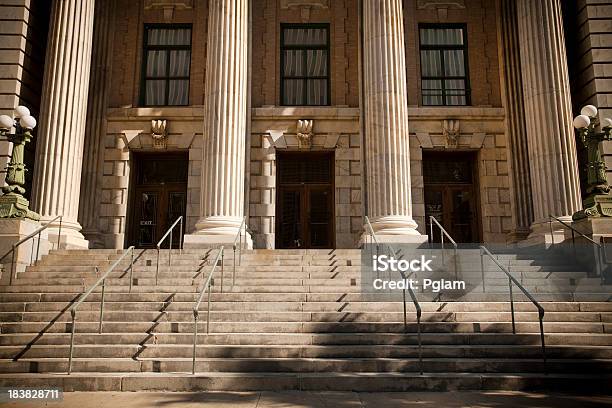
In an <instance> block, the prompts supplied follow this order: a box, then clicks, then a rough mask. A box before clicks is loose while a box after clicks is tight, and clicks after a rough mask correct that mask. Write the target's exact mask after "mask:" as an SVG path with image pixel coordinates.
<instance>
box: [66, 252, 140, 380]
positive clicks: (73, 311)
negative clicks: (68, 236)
mask: <svg viewBox="0 0 612 408" xmlns="http://www.w3.org/2000/svg"><path fill="white" fill-rule="evenodd" d="M127 254H131V255H132V259H131V261H130V292H131V291H132V282H133V281H134V279H133V276H134V246H131V247H129V248H128V249H126V250H125V252H124V253H123V254H122V255H121V256H120V257H119V259H117V260H116V261H115V262H114V263H113V264H112V265H111V266H110V267H109V268H108V269H107V270H106V272H104V274H103V275H102V276H100V278H99V279H98V280H97V281H96V283H94V284H93V285H91V287H90V288H89V289H88V290H87V292H85V293H83V294H82V295H81V296H80V297H79V300H77V301H76V303H74V304H73V305H72V306H71V307H70V309H68V311H69V312H70V316H71V317H72V327H71V328H70V355H69V356H68V374H70V373H71V372H72V353H73V349H74V332H75V330H76V311H77V308H78V307H79V306H80V305H81V303H83V302H84V301H85V299H87V297H88V296H89V295H91V293H92V292H93V291H94V289H95V288H97V287H98V286H99V285H100V284H102V296H101V298H100V322H99V325H98V334H101V333H102V319H103V315H104V292H105V289H106V278H107V277H108V275H110V273H111V272H113V271H114V270H115V268H116V267H117V265H119V263H120V262H121V261H123V258H125V257H126V255H127Z"/></svg>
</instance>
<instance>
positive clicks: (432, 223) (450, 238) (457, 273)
mask: <svg viewBox="0 0 612 408" xmlns="http://www.w3.org/2000/svg"><path fill="white" fill-rule="evenodd" d="M434 223H435V224H436V225H437V226H438V228H440V250H441V251H442V265H444V264H445V262H444V236H445V235H446V237H447V238H448V240H449V241H450V243H451V244H453V247H454V251H455V280H458V279H459V278H458V277H459V271H458V268H457V248H458V245H457V243H456V242H455V240H454V239H453V238H452V237H451V236H450V234H449V233H448V232H447V231H446V230H445V229H444V227H443V226H442V224H440V223H439V222H438V220H437V219H436V217H434V216H433V215H430V216H429V230H430V231H431V238H430V240H431V243H432V244H433V225H434Z"/></svg>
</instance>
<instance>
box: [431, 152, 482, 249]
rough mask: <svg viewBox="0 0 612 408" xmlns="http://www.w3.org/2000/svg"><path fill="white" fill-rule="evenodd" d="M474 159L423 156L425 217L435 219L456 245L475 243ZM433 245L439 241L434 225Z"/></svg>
mask: <svg viewBox="0 0 612 408" xmlns="http://www.w3.org/2000/svg"><path fill="white" fill-rule="evenodd" d="M474 163H475V156H474V155H473V154H470V153H423V178H424V181H425V217H426V223H427V227H428V232H429V222H430V221H429V217H430V216H434V217H435V218H436V219H437V220H438V222H439V223H440V224H442V226H443V227H444V229H445V230H446V231H447V232H448V233H449V234H450V235H451V237H453V239H454V240H455V241H457V242H464V243H468V242H478V241H479V230H478V225H479V222H478V205H477V204H478V199H477V196H476V191H477V189H476V188H475V185H474V179H475V177H474V171H475V165H474ZM433 240H434V242H439V241H440V235H439V229H437V228H436V227H435V226H434V233H433Z"/></svg>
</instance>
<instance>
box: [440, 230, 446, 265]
mask: <svg viewBox="0 0 612 408" xmlns="http://www.w3.org/2000/svg"><path fill="white" fill-rule="evenodd" d="M440 251H441V252H442V267H446V261H444V234H443V233H442V231H440Z"/></svg>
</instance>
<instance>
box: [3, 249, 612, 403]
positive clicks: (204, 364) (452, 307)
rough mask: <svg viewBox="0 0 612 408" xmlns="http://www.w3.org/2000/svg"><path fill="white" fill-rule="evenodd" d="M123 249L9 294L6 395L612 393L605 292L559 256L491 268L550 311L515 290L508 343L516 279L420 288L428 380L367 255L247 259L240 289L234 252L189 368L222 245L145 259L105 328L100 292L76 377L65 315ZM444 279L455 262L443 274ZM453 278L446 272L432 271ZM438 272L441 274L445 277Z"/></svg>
mask: <svg viewBox="0 0 612 408" xmlns="http://www.w3.org/2000/svg"><path fill="white" fill-rule="evenodd" d="M121 253H122V251H116V250H89V251H66V250H62V251H54V252H52V253H51V254H49V255H48V256H46V257H45V258H43V259H42V260H41V261H39V262H38V263H37V264H36V265H34V266H31V267H29V268H28V269H27V271H26V272H25V273H23V274H21V275H20V276H19V278H18V279H17V280H16V282H15V283H14V284H13V285H12V286H0V386H9V385H21V386H34V385H57V386H62V387H64V390H66V391H69V390H100V391H101V390H109V391H110V390H124V391H135V390H175V391H187V390H234V391H245V390H285V389H301V390H355V391H407V390H451V389H462V390H480V389H506V390H519V389H543V388H556V389H562V390H569V389H580V390H582V391H584V390H586V389H593V390H595V391H599V392H606V391H605V390H606V389H607V387H609V386H610V384H612V381H611V378H612V377H611V376H610V374H611V372H612V302H608V300H609V293H610V291H609V290H608V289H609V288H608V287H606V286H602V284H601V281H600V280H599V278H593V277H589V276H588V275H587V273H586V272H584V271H581V270H580V269H579V268H578V267H577V266H576V265H572V264H568V262H567V259H565V258H562V257H557V256H551V257H548V258H543V259H538V260H537V261H536V260H534V259H529V258H528V256H527V257H526V256H525V255H520V254H512V253H507V254H502V255H498V256H497V258H498V260H499V261H500V262H502V263H503V264H504V265H507V266H508V267H509V269H510V271H511V273H513V275H514V276H515V277H516V278H517V279H520V281H521V282H522V283H523V285H525V287H526V288H527V289H528V290H529V291H530V292H531V293H532V294H533V295H534V296H535V297H536V298H537V300H538V301H540V302H542V305H543V306H544V308H545V310H546V314H545V317H544V321H545V323H544V327H545V332H546V336H545V338H546V345H547V356H548V361H547V364H546V366H545V365H544V363H543V360H542V354H541V348H540V334H539V323H538V315H537V312H536V309H535V308H534V306H533V304H532V303H530V302H527V301H525V300H526V298H525V297H524V296H523V295H522V294H521V293H520V292H519V291H518V290H517V289H515V292H514V296H515V300H516V303H515V310H516V331H517V334H513V333H512V323H511V314H510V307H509V303H508V293H507V290H508V279H507V278H506V277H505V275H503V273H502V272H501V271H499V269H498V268H497V266H495V265H493V263H492V262H491V261H489V260H487V261H486V262H485V278H486V292H483V291H482V286H481V284H480V286H479V283H478V282H479V279H480V277H481V272H480V258H479V257H478V255H477V251H476V253H475V254H474V256H473V257H467V258H465V259H461V261H460V262H459V269H460V275H461V277H464V278H466V279H467V280H468V281H469V282H472V284H468V286H469V287H468V288H467V289H466V290H465V291H464V292H462V293H453V294H447V293H439V294H432V293H420V292H419V291H417V293H416V295H417V297H418V298H419V301H420V304H421V307H422V309H423V316H422V345H423V346H422V358H423V365H422V369H423V374H421V372H420V371H421V365H420V363H419V348H418V346H417V344H418V340H417V324H416V316H415V308H414V306H413V305H412V303H409V304H408V306H407V309H408V312H407V319H408V324H407V326H406V327H404V324H403V319H404V314H403V304H402V302H400V301H397V300H396V299H395V298H393V299H391V300H381V299H380V297H376V298H375V297H372V296H369V295H364V294H362V292H361V287H360V280H361V274H360V264H361V255H360V251H359V250H255V251H246V252H245V253H244V254H243V257H242V264H241V266H239V267H237V272H236V281H235V285H233V286H232V259H231V251H229V252H227V253H226V257H225V266H224V279H223V293H221V292H220V290H221V273H220V272H221V271H220V270H219V268H218V269H217V271H216V272H215V285H214V287H213V294H212V313H211V326H210V334H208V335H207V334H206V305H205V304H203V305H202V308H201V317H200V323H199V326H198V331H199V335H198V344H199V345H198V347H197V356H198V359H197V364H196V368H197V372H196V374H195V375H192V374H191V363H192V361H191V356H192V347H193V346H192V345H193V314H192V308H193V306H194V303H195V300H196V298H197V295H198V293H199V291H200V289H201V287H202V284H203V282H204V280H205V278H206V277H207V276H208V274H209V272H210V263H211V262H212V259H214V257H215V256H216V250H200V251H196V250H186V251H184V252H183V253H179V252H178V251H174V252H173V254H172V267H171V268H170V270H169V269H168V267H167V260H168V258H167V257H168V251H167V250H166V251H162V256H161V262H160V273H159V280H158V282H157V285H156V284H155V270H156V266H155V264H156V251H152V250H149V251H144V250H137V251H136V255H137V257H136V263H135V269H134V276H133V279H134V280H133V289H132V292H131V293H130V292H129V291H128V288H129V262H127V261H126V262H123V263H121V264H120V265H119V268H118V269H117V270H116V271H115V272H113V274H112V275H111V277H110V278H109V279H108V280H107V285H106V297H105V307H104V323H103V330H102V334H98V319H99V311H100V298H101V293H100V289H99V288H98V289H97V290H96V292H94V293H93V294H92V295H91V296H90V297H89V298H88V299H87V301H86V302H85V303H83V304H82V305H81V307H80V308H79V310H78V312H77V314H76V318H77V326H76V335H75V351H74V361H73V372H72V374H70V375H67V374H66V371H67V368H68V355H69V344H70V332H71V323H70V314H69V313H67V310H68V308H69V307H70V305H71V304H72V303H73V302H74V301H76V299H78V297H79V295H80V294H81V293H82V292H83V291H84V290H86V289H87V288H88V287H89V286H90V285H91V284H93V283H94V282H95V281H96V279H97V275H96V267H98V268H99V272H98V273H103V272H104V271H105V270H106V268H107V267H108V266H109V265H110V264H111V263H112V262H113V261H114V260H116V259H117V258H118V257H119V256H120V254H121ZM447 269H448V268H447ZM445 273H446V275H449V274H450V272H445V271H444V270H442V271H439V272H434V273H432V276H435V275H436V274H437V275H440V274H442V275H444V274H445ZM446 275H444V276H446Z"/></svg>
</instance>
